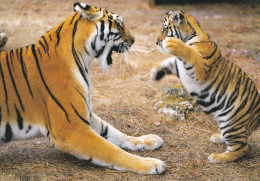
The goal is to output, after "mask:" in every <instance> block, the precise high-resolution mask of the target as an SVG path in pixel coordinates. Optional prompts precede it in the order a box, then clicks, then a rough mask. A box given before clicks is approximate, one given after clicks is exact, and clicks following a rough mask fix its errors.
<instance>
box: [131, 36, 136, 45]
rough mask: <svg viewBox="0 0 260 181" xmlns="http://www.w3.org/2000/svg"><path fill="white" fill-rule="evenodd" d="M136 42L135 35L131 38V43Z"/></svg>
mask: <svg viewBox="0 0 260 181" xmlns="http://www.w3.org/2000/svg"><path fill="white" fill-rule="evenodd" d="M134 42H135V38H134V37H132V38H131V40H130V43H131V45H133V44H134Z"/></svg>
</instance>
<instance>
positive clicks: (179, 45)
mask: <svg viewBox="0 0 260 181" xmlns="http://www.w3.org/2000/svg"><path fill="white" fill-rule="evenodd" d="M162 48H163V50H165V51H166V52H167V53H169V54H171V55H175V56H177V57H182V55H183V53H185V52H186V51H187V45H186V44H185V43H184V42H183V41H181V40H180V39H178V38H175V37H167V38H165V40H163V42H162Z"/></svg>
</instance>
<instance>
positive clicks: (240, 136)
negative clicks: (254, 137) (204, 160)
mask: <svg viewBox="0 0 260 181" xmlns="http://www.w3.org/2000/svg"><path fill="white" fill-rule="evenodd" d="M231 130H232V129H229V130H226V132H223V133H222V135H223V136H222V138H224V140H225V143H226V145H227V150H226V152H224V153H221V154H218V153H212V154H211V155H210V156H209V158H208V159H209V161H210V162H215V163H227V162H232V161H235V160H236V159H238V158H240V157H242V156H244V155H245V154H246V153H247V152H248V151H249V148H248V144H247V138H248V132H247V131H246V129H245V128H240V129H239V130H237V131H233V132H231ZM233 130H236V128H233ZM213 136H214V135H213ZM218 138H221V137H219V136H217V139H218ZM222 138H221V139H220V140H221V141H222ZM218 141H219V140H218Z"/></svg>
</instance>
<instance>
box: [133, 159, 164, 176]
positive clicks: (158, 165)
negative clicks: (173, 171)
mask: <svg viewBox="0 0 260 181" xmlns="http://www.w3.org/2000/svg"><path fill="white" fill-rule="evenodd" d="M136 166H137V172H138V173H143V174H161V173H163V172H164V170H165V167H166V164H165V162H163V161H161V160H158V159H156V158H141V163H140V164H138V165H136Z"/></svg>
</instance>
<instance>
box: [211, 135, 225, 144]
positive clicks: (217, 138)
mask: <svg viewBox="0 0 260 181" xmlns="http://www.w3.org/2000/svg"><path fill="white" fill-rule="evenodd" d="M210 140H211V141H212V142H213V143H225V139H224V137H223V136H222V135H221V134H214V135H212V136H211V137H210Z"/></svg>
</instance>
